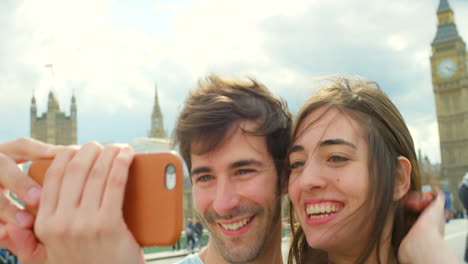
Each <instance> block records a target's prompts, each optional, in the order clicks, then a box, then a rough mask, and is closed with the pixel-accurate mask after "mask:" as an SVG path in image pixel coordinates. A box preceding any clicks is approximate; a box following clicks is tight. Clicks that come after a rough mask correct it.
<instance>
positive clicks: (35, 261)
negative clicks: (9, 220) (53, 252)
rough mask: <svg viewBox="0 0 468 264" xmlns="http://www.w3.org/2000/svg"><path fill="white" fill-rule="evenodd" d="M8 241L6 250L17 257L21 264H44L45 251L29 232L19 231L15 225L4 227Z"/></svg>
mask: <svg viewBox="0 0 468 264" xmlns="http://www.w3.org/2000/svg"><path fill="white" fill-rule="evenodd" d="M6 230H7V233H8V237H9V241H8V248H9V249H10V250H11V251H12V252H13V253H14V254H15V255H17V256H18V258H19V260H20V261H21V263H28V264H39V263H41V264H42V263H45V260H46V251H45V249H44V247H43V245H42V244H40V243H39V242H38V241H37V239H36V237H35V236H34V233H33V232H32V231H31V230H25V229H21V228H19V227H17V226H15V225H12V224H8V225H7V226H6Z"/></svg>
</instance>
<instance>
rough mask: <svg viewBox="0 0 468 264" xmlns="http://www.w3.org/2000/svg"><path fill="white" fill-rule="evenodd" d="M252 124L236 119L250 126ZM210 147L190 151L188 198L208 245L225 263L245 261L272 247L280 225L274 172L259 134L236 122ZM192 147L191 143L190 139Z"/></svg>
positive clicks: (276, 178)
mask: <svg viewBox="0 0 468 264" xmlns="http://www.w3.org/2000/svg"><path fill="white" fill-rule="evenodd" d="M254 125H255V123H253V122H249V121H243V122H240V124H239V127H241V128H243V129H247V130H249V129H252V128H253V127H254ZM233 129H235V131H233V132H232V133H229V134H228V136H227V137H226V138H225V139H224V140H223V142H221V144H220V145H219V146H218V147H217V148H216V149H214V150H213V151H211V152H208V153H205V154H202V155H195V154H191V160H192V171H191V177H192V181H193V199H194V203H195V207H196V210H197V211H198V213H199V215H200V218H201V220H202V221H203V223H204V224H205V226H206V228H207V229H208V230H209V231H210V235H211V239H210V246H212V245H214V247H215V248H213V249H216V250H217V251H218V253H219V254H220V255H222V256H223V258H224V259H225V260H226V261H228V262H230V263H241V262H248V261H252V260H255V259H257V258H258V257H260V256H262V254H265V252H268V249H270V248H273V247H274V245H272V244H273V243H278V241H277V240H274V239H272V236H273V234H276V233H277V231H278V230H279V227H280V225H279V224H278V222H279V221H280V211H281V210H280V197H279V190H278V184H277V183H278V175H277V173H276V168H275V165H274V162H273V159H272V157H271V155H270V154H269V153H268V151H267V146H266V140H265V137H262V136H253V135H249V134H246V133H244V132H242V130H241V129H239V128H238V127H235V128H233ZM191 147H192V149H194V150H196V147H197V144H196V143H194V144H192V146H191Z"/></svg>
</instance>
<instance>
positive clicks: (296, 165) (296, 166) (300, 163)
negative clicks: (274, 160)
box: [289, 161, 304, 170]
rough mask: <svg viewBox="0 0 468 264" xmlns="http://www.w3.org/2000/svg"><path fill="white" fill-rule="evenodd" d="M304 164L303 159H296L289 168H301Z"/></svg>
mask: <svg viewBox="0 0 468 264" xmlns="http://www.w3.org/2000/svg"><path fill="white" fill-rule="evenodd" d="M302 166H304V162H302V161H295V162H292V163H291V165H290V166H289V169H291V170H294V169H297V168H300V167H302Z"/></svg>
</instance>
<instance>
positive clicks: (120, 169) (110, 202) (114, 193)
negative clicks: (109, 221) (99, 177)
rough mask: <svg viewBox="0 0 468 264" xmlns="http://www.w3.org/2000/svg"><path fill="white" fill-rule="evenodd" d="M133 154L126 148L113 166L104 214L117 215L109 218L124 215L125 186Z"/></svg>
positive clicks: (103, 202)
mask: <svg viewBox="0 0 468 264" xmlns="http://www.w3.org/2000/svg"><path fill="white" fill-rule="evenodd" d="M133 154H134V153H133V150H132V149H131V148H130V147H125V148H123V149H122V150H121V151H120V152H119V154H118V155H117V157H116V158H115V160H114V162H113V164H112V168H111V171H110V173H109V177H108V179H107V183H106V187H105V191H104V197H103V200H102V209H103V210H104V212H109V213H111V212H113V213H116V214H117V215H110V216H109V217H119V216H121V215H122V210H121V209H122V207H123V199H124V195H125V186H126V184H127V179H128V170H129V168H130V164H131V163H132V160H133ZM115 208H119V209H120V210H115Z"/></svg>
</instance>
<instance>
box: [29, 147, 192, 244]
mask: <svg viewBox="0 0 468 264" xmlns="http://www.w3.org/2000/svg"><path fill="white" fill-rule="evenodd" d="M51 162H52V160H37V161H33V162H32V164H31V166H30V168H29V175H30V176H31V177H32V178H34V179H35V180H36V181H37V182H38V183H39V184H42V183H43V181H44V175H45V173H46V171H47V169H48V168H49V166H50V164H51ZM170 164H171V165H173V166H174V167H172V168H170V167H169V165H170ZM174 168H175V170H174ZM167 170H170V172H175V186H174V188H173V189H170V190H169V189H168V188H166V181H167V180H168V179H169V180H171V179H174V177H169V178H168V177H167V175H166V171H167ZM183 185H184V182H183V169H182V161H181V159H180V158H179V156H178V155H177V154H175V153H174V152H161V153H137V154H135V157H134V159H133V162H132V164H131V166H130V171H129V177H128V182H127V186H126V190H125V198H124V206H123V215H124V219H125V222H126V223H127V226H128V228H129V229H130V231H131V232H132V234H133V236H134V237H135V239H136V241H137V242H138V243H139V244H140V246H143V247H144V246H154V245H158V246H168V245H172V244H174V243H176V242H177V241H178V240H179V238H180V234H181V231H182V197H183ZM26 209H27V210H28V211H30V212H32V213H33V214H35V213H36V211H37V209H35V208H26Z"/></svg>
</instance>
